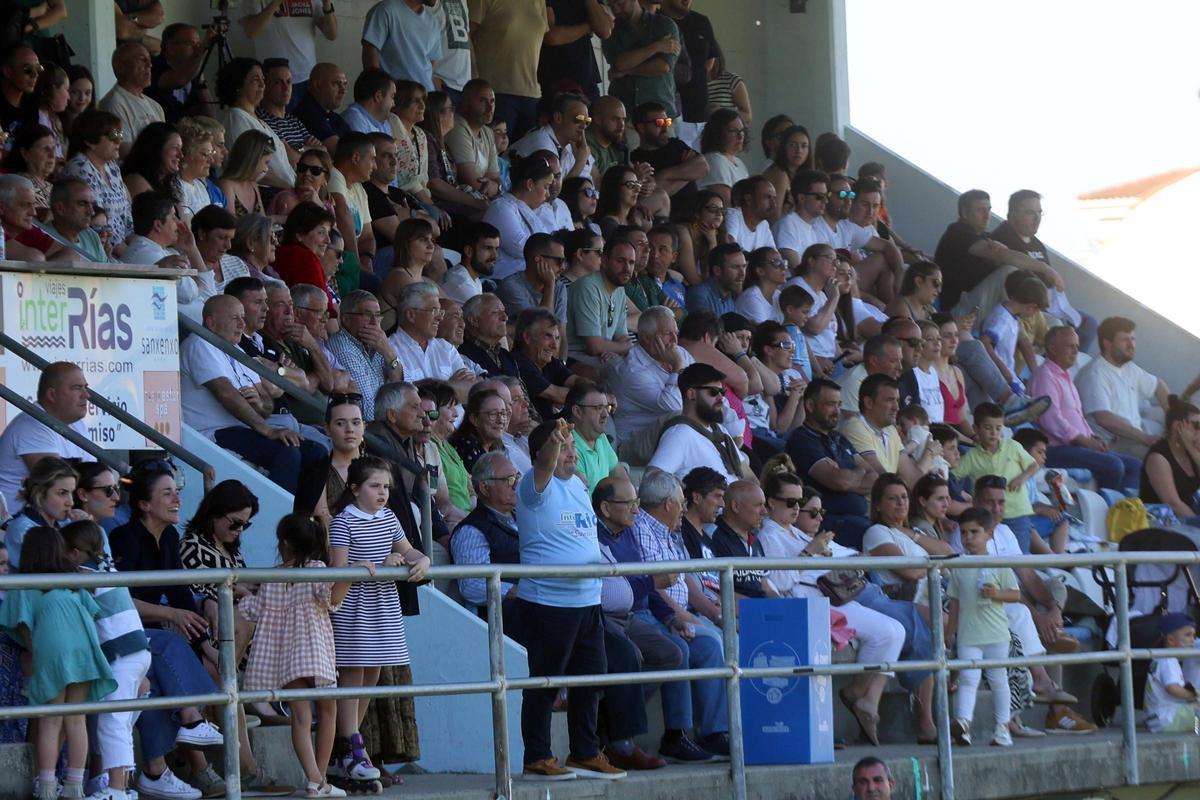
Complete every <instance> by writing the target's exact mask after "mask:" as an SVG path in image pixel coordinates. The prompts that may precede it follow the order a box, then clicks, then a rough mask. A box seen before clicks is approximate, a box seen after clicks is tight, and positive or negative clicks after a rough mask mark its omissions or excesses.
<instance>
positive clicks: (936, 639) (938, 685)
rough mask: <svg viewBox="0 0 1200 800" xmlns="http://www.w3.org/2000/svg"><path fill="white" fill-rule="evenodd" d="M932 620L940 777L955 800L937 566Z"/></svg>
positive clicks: (946, 798) (932, 573) (932, 577)
mask: <svg viewBox="0 0 1200 800" xmlns="http://www.w3.org/2000/svg"><path fill="white" fill-rule="evenodd" d="M929 621H930V623H931V624H930V628H931V633H932V634H933V657H934V659H935V660H936V661H937V662H938V665H939V666H938V668H937V671H936V672H934V673H933V714H934V722H935V723H936V724H937V748H938V774H939V777H940V778H941V781H942V798H943V800H954V761H953V757H952V755H951V752H950V693H949V683H950V681H949V670H947V669H946V631H945V628H944V627H943V626H942V571H941V568H940V567H938V565H937V564H933V565H932V566H930V568H929Z"/></svg>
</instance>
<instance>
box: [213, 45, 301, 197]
mask: <svg viewBox="0 0 1200 800" xmlns="http://www.w3.org/2000/svg"><path fill="white" fill-rule="evenodd" d="M266 88H267V82H266V79H265V78H264V77H263V70H262V65H261V64H260V63H259V62H258V61H256V60H254V59H253V58H235V59H233V60H232V61H230V62H229V63H228V64H226V65H225V66H224V68H223V69H222V70H221V72H220V74H218V75H217V100H218V101H219V102H220V103H221V106H222V107H223V108H224V109H225V111H224V113H223V116H222V117H221V120H220V121H221V123H222V124H223V125H224V126H225V134H226V136H227V137H229V138H230V139H233V140H234V150H235V151H236V150H237V140H238V139H239V138H241V136H242V134H244V133H247V132H250V131H253V132H255V133H258V134H261V135H262V136H263V137H265V138H266V142H267V144H266V145H264V146H263V152H265V153H266V154H267V155H268V156H269V158H268V159H267V169H266V172H265V173H264V174H263V175H262V176H261V177H258V176H256V177H255V180H261V181H262V182H263V183H264V184H266V185H267V186H273V187H275V188H277V189H289V188H291V187H292V186H293V185H295V183H296V170H295V168H294V166H293V165H294V164H295V163H296V162H297V161H299V159H300V154H299V153H297V152H296V151H295V150H293V149H292V148H291V147H289V146H288V145H287V144H285V143H284V141H283V140H282V139H280V138H279V136H278V135H276V133H275V131H273V130H271V128H270V126H269V125H267V123H265V122H263V121H262V120H261V119H259V118H258V115H257V113H256V109H257V108H258V106H259V105H260V104H261V103H262V99H263V94H264V92H265V90H266ZM232 156H233V153H230V158H231V159H232ZM231 210H232V209H231ZM257 210H259V211H261V210H262V209H261V204H260V208H258V209H257ZM236 213H241V212H236Z"/></svg>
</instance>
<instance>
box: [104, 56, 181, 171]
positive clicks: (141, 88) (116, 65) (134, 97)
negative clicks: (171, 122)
mask: <svg viewBox="0 0 1200 800" xmlns="http://www.w3.org/2000/svg"><path fill="white" fill-rule="evenodd" d="M112 70H113V74H114V75H115V76H116V78H117V83H116V85H115V86H113V88H112V89H111V90H109V92H108V94H106V95H104V97H102V98H100V101H99V102H98V103H97V105H98V106H99V107H100V108H101V109H102V110H104V111H108V112H111V113H112V114H115V115H116V116H117V117H118V118H119V119H120V120H121V125H122V127H123V128H124V130H125V139H124V140H123V141H122V143H121V156H122V158H123V157H125V156H126V155H127V154H128V153H129V148H130V147H132V146H133V142H134V140H135V139H137V137H138V135H139V134H140V133H141V132H142V129H143V128H145V127H146V126H147V125H149V124H150V123H151V122H165V121H166V116H165V115H164V114H163V108H162V106H160V105H159V104H158V103H156V102H155V101H154V100H153V99H151V98H150V97H149V96H148V95H147V94H146V89H147V88H149V86H150V74H151V70H150V52H149V51H148V50H147V49H146V48H145V47H144V46H143V45H142V44H141V43H140V42H125V43H123V44H120V45H117V49H116V50H114V51H113V54H112Z"/></svg>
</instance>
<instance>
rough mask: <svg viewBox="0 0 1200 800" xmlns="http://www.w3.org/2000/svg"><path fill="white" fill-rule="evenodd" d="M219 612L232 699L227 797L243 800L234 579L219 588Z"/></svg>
mask: <svg viewBox="0 0 1200 800" xmlns="http://www.w3.org/2000/svg"><path fill="white" fill-rule="evenodd" d="M217 606H218V607H217V611H218V615H219V616H218V618H217V622H218V626H219V628H220V630H219V634H220V635H219V640H220V643H221V653H220V664H221V691H222V692H224V693H226V694H227V695H228V696H229V699H228V700H226V701H225V705H224V707H223V709H222V725H223V727H224V730H223V731H222V733H223V735H224V736H225V796H226V797H227V798H229V800H241V797H242V762H241V759H240V758H239V757H238V756H239V755H240V749H241V742H240V740H239V739H238V696H237V695H238V685H237V651H236V648H235V646H234V628H235V626H236V625H237V620H236V619H235V617H234V613H233V579H232V578H229V579H227V580H225V581H224V582H223V583H221V584H220V585H219V586H218V587H217Z"/></svg>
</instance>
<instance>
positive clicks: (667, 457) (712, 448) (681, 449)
mask: <svg viewBox="0 0 1200 800" xmlns="http://www.w3.org/2000/svg"><path fill="white" fill-rule="evenodd" d="M739 455H740V454H739ZM741 458H742V459H743V461H744V460H745V458H746V457H745V456H744V455H742V456H741ZM648 466H651V467H657V468H658V469H661V470H663V471H665V472H670V473H671V474H672V475H674V476H675V477H676V478H679V479H680V480H683V477H684V476H685V475H687V474H688V473H689V472H691V471H692V470H693V469H695V468H696V467H711V468H712V469H715V470H716V471H717V472H719V473H721V474H722V475H724V476H725V480H726V481H728V482H729V483H733V482H734V481H736V480H741V477H742V476H741V475H731V474H729V472H728V471H727V470H726V469H725V464H724V463H723V462H722V461H721V454H720V453H718V452H717V447H716V445H714V444H713V443H712V442H710V441H709V440H708V439H706V438H704V437H703V436H701V435H700V433H699V432H698V431H696V430H695V429H693V428H692V426H690V425H673V426H672V427H670V428H668V429H667V431H666V433H664V434H663V435H662V438H660V439H659V440H658V448H657V449H656V450H655V451H654V456H653V457H652V458H651V459H650V464H649V465H648Z"/></svg>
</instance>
